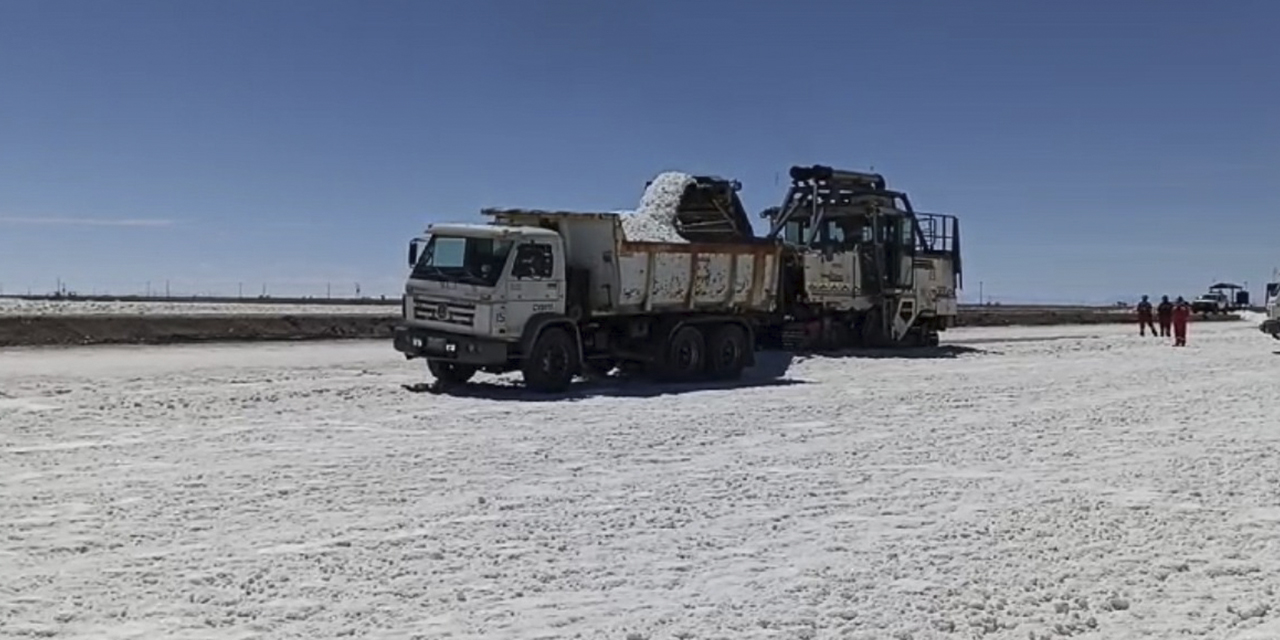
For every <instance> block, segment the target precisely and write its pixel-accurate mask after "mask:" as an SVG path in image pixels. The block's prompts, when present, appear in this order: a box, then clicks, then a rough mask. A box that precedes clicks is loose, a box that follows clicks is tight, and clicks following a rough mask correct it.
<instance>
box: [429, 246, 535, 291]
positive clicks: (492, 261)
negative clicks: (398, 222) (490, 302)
mask: <svg viewBox="0 0 1280 640" xmlns="http://www.w3.org/2000/svg"><path fill="white" fill-rule="evenodd" d="M511 246H512V243H511V241H509V240H499V239H496V238H468V237H461V236H431V239H430V240H428V241H427V246H426V247H424V248H423V250H422V257H420V258H418V264H416V265H414V267H413V275H412V277H413V278H414V279H415V280H435V281H439V282H465V283H468V284H477V285H481V286H486V287H492V286H494V285H495V284H497V283H498V278H499V277H501V276H502V269H503V267H504V266H506V264H507V255H508V254H510V253H511Z"/></svg>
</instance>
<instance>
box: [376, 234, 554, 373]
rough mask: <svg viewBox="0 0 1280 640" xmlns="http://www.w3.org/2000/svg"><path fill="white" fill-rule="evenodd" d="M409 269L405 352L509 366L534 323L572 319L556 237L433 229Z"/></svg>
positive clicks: (413, 249) (412, 254) (412, 252)
mask: <svg viewBox="0 0 1280 640" xmlns="http://www.w3.org/2000/svg"><path fill="white" fill-rule="evenodd" d="M409 262H410V265H412V271H411V272H410V274H409V279H408V282H407V283H406V285H405V292H404V309H403V313H404V323H403V327H404V330H403V331H400V332H398V334H397V338H398V340H401V341H407V342H405V344H399V343H398V344H397V346H398V347H404V349H401V350H402V351H404V350H410V351H414V352H418V353H421V354H422V355H424V356H432V355H447V356H448V357H450V358H451V359H456V360H457V361H458V362H461V363H466V364H475V365H480V366H483V365H494V364H498V363H499V362H501V363H505V362H506V358H507V355H506V354H507V351H508V349H507V347H508V344H509V343H513V342H516V341H518V340H520V338H521V335H522V331H523V328H524V326H525V324H526V322H527V321H528V319H529V318H530V317H532V316H534V315H536V314H546V313H554V314H562V313H564V307H565V267H564V243H563V241H562V240H561V238H560V235H559V234H558V233H556V232H555V231H552V230H549V229H542V228H539V227H509V226H494V225H483V224H433V225H431V226H430V227H428V229H427V234H426V235H425V236H424V237H421V238H416V239H414V240H413V242H411V243H410V245H409ZM411 333H412V334H413V335H410V334H411Z"/></svg>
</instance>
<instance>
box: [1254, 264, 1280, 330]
mask: <svg viewBox="0 0 1280 640" xmlns="http://www.w3.org/2000/svg"><path fill="white" fill-rule="evenodd" d="M1272 277H1273V278H1280V273H1277V274H1273V275H1272ZM1263 302H1264V303H1265V304H1266V309H1267V318H1266V319H1265V320H1263V321H1262V324H1261V325H1259V327H1258V328H1259V329H1260V330H1262V332H1263V333H1265V334H1267V335H1269V336H1271V337H1272V338H1275V339H1276V340H1280V308H1278V305H1280V281H1277V282H1268V283H1267V289H1266V294H1265V297H1264V299H1263Z"/></svg>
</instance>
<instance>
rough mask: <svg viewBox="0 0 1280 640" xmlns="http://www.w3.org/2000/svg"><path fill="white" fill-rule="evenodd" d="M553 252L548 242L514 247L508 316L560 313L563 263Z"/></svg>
mask: <svg viewBox="0 0 1280 640" xmlns="http://www.w3.org/2000/svg"><path fill="white" fill-rule="evenodd" d="M556 253H557V252H556V251H555V247H553V246H552V245H551V244H550V243H548V242H542V241H538V240H531V241H527V242H522V243H520V244H518V245H516V249H515V256H514V258H513V259H512V260H511V277H510V278H508V280H507V300H508V304H509V305H510V306H511V307H512V308H511V309H510V312H511V313H510V315H511V316H516V317H520V316H522V317H524V318H528V317H530V316H533V315H535V314H539V313H564V296H565V292H564V287H565V283H564V264H563V261H562V260H558V259H557V257H558V256H557V255H556ZM517 307H518V309H517Z"/></svg>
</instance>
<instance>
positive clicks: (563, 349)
mask: <svg viewBox="0 0 1280 640" xmlns="http://www.w3.org/2000/svg"><path fill="white" fill-rule="evenodd" d="M520 373H521V375H523V376H524V384H525V386H526V387H528V388H530V389H532V390H534V391H538V392H541V393H560V392H562V391H564V390H566V389H568V388H569V384H570V383H572V382H573V376H575V375H577V373H578V345H577V344H575V343H574V341H573V336H571V335H569V332H568V331H565V330H564V329H562V328H560V327H550V328H548V329H546V330H544V331H543V332H542V333H541V334H540V335H539V336H538V339H537V340H535V341H534V343H533V348H532V349H530V350H529V353H528V354H526V355H525V359H524V361H523V362H522V363H520Z"/></svg>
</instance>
